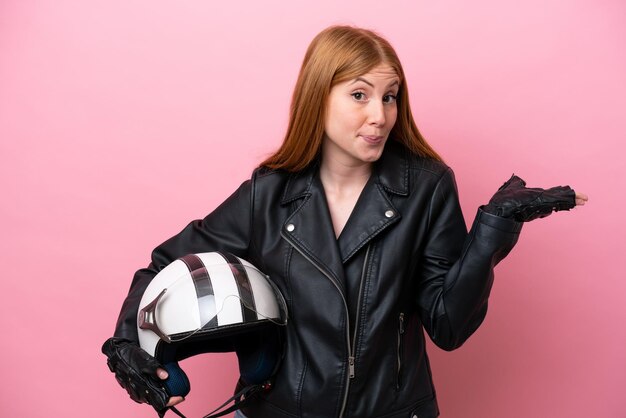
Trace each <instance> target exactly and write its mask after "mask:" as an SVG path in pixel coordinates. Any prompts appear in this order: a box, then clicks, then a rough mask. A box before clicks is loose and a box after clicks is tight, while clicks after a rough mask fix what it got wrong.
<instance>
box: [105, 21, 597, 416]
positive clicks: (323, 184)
mask: <svg viewBox="0 0 626 418" xmlns="http://www.w3.org/2000/svg"><path fill="white" fill-rule="evenodd" d="M524 186H525V184H524V183H523V181H522V180H521V179H519V178H517V177H512V178H511V179H510V180H509V181H507V182H506V183H505V184H504V185H503V186H502V187H501V188H500V189H499V190H498V192H497V193H496V194H495V195H494V197H493V198H492V200H491V201H490V203H489V204H488V205H485V206H482V207H481V208H479V210H478V213H477V215H476V218H475V220H474V223H473V225H472V228H471V231H470V232H469V234H468V232H467V229H466V226H465V223H464V220H463V216H462V213H461V209H460V206H459V202H458V196H457V190H456V185H455V181H454V176H453V173H452V171H451V170H450V168H448V167H447V166H446V165H445V164H444V163H443V162H442V161H441V158H440V157H439V156H438V155H437V153H436V152H435V151H434V150H433V149H432V148H431V147H430V146H429V145H428V144H427V143H426V141H425V140H424V139H423V138H422V136H421V135H420V133H419V131H418V130H417V127H416V125H415V123H414V121H413V117H412V114H411V110H410V107H409V101H408V90H407V83H406V80H405V77H404V72H403V70H402V66H401V65H400V62H399V60H398V57H397V55H396V53H395V51H394V50H393V48H392V47H391V46H390V45H389V43H388V42H387V41H386V40H384V39H382V38H381V37H380V36H378V35H377V34H375V33H373V32H371V31H367V30H363V29H358V28H352V27H344V26H336V27H330V28H328V29H326V30H324V31H323V32H321V33H320V34H319V35H318V36H317V37H316V38H315V39H314V40H313V42H312V43H311V45H310V46H309V49H308V51H307V53H306V56H305V58H304V62H303V65H302V68H301V71H300V75H299V78H298V81H297V84H296V87H295V91H294V95H293V102H292V106H291V114H290V120H289V127H288V130H287V133H286V136H285V140H284V142H283V144H282V146H281V147H280V149H279V150H278V151H277V152H276V153H275V154H274V155H272V156H271V157H270V158H268V159H267V160H266V161H264V162H263V163H262V164H261V166H260V168H259V169H257V170H256V171H255V172H254V173H253V175H252V178H251V179H250V180H248V181H246V182H244V183H243V184H242V185H241V186H240V188H239V189H238V190H237V191H236V192H235V193H234V194H233V195H232V196H230V197H229V198H228V199H227V200H226V201H225V202H224V203H223V204H222V205H221V206H220V207H218V208H217V209H216V210H215V211H214V212H212V213H211V214H209V215H208V216H207V217H206V218H205V219H203V220H199V221H194V222H192V223H191V224H189V225H188V226H187V227H186V228H185V229H184V230H183V231H182V232H181V233H179V234H178V235H176V236H175V237H173V238H171V239H170V240H168V241H166V242H165V243H163V244H162V245H161V246H159V247H157V248H156V249H155V251H154V252H153V255H152V263H151V264H150V266H149V267H148V268H146V269H142V270H139V271H138V272H137V273H136V275H135V278H134V281H133V284H132V286H131V289H130V292H129V295H128V297H127V298H126V301H125V302H124V305H123V307H122V312H121V314H120V317H119V320H118V323H117V328H116V331H115V337H114V339H112V340H111V341H113V342H115V344H116V345H115V347H117V348H115V349H113V348H112V347H113V345H112V344H113V343H112V342H111V341H109V342H108V343H109V345H108V346H107V344H105V347H108V348H106V349H105V350H104V351H105V352H106V354H107V355H109V357H112V353H113V352H114V351H115V350H117V351H115V353H116V355H118V356H122V357H123V356H127V358H128V359H129V360H128V361H127V363H128V364H133V365H134V366H136V369H137V373H136V375H137V376H140V375H142V374H143V376H144V377H145V376H147V375H151V378H155V379H156V377H157V376H159V377H160V378H165V377H166V375H167V374H166V373H165V371H164V370H162V369H159V368H157V366H158V364H156V362H153V361H151V359H149V358H147V357H146V356H142V355H140V354H137V353H139V351H138V349H137V348H136V341H137V330H136V315H137V306H138V303H139V299H140V298H141V295H142V293H143V290H144V289H145V288H146V286H147V284H148V283H149V282H150V280H151V279H152V277H154V275H155V274H156V273H157V272H158V271H159V270H160V269H162V268H163V267H164V266H166V265H167V264H169V263H170V262H172V261H173V260H174V259H176V258H178V257H180V256H183V255H185V254H189V253H197V252H206V251H228V252H231V253H233V254H235V255H237V256H239V257H241V258H244V259H246V260H248V261H250V262H251V263H252V264H254V265H256V266H257V267H259V268H260V269H261V270H262V271H264V272H265V273H266V274H268V275H269V277H271V278H272V279H273V281H274V282H275V284H276V285H277V286H278V288H279V289H280V291H281V292H282V294H283V295H284V297H285V299H286V301H287V305H288V309H289V312H290V321H289V324H288V326H287V327H286V331H285V336H286V343H285V348H284V350H285V351H284V355H283V359H282V363H281V366H280V368H279V370H278V372H277V373H276V375H275V377H274V387H273V388H272V390H270V391H268V392H265V393H262V394H260V395H259V396H257V397H256V398H255V399H254V400H253V401H252V402H250V403H249V404H248V405H247V406H245V407H244V408H243V413H244V414H245V415H246V416H248V417H250V418H260V417H272V418H276V417H303V416H307V417H320V418H321V417H324V418H328V417H368V418H371V417H383V416H384V417H413V416H418V417H420V418H423V417H435V416H437V415H438V414H439V409H438V406H437V401H436V397H435V389H434V387H433V384H432V378H431V373H430V367H429V364H428V357H427V355H426V352H425V341H424V336H423V333H422V327H423V328H424V329H425V330H426V331H427V333H428V335H429V336H430V338H431V339H432V340H433V341H434V342H435V344H437V345H438V346H439V347H441V348H443V349H445V350H452V349H455V348H457V347H459V346H460V345H461V344H463V342H464V341H465V340H466V339H467V338H468V337H469V336H470V335H471V334H472V333H473V332H474V331H475V330H476V329H477V328H478V326H479V325H480V324H481V322H482V321H483V319H484V317H485V314H486V311H487V299H488V296H489V292H490V289H491V286H492V283H493V268H494V266H495V265H496V264H497V263H498V262H499V261H500V260H502V259H503V258H504V257H505V256H506V255H507V254H508V252H509V251H510V250H511V249H512V248H513V246H514V245H515V243H516V241H517V239H518V236H519V232H520V230H521V226H522V222H523V221H528V220H532V219H535V218H537V217H543V216H547V215H548V214H550V213H551V212H552V211H553V210H562V209H570V208H571V207H573V206H575V205H576V204H584V203H585V201H586V200H587V197H586V196H584V195H582V194H575V193H574V191H573V190H571V189H570V188H569V187H558V188H552V189H549V190H547V191H544V190H542V189H527V188H525V187H524ZM120 347H122V349H123V350H122V349H120ZM122 351H124V352H125V353H126V354H120V353H121V352H122ZM138 358H139V359H138ZM112 370H114V371H116V366H115V364H114V365H113V366H112ZM123 386H124V384H123ZM125 387H126V388H127V389H128V385H126V386H125ZM130 390H131V389H129V392H130ZM180 401H182V398H180V397H173V398H171V399H169V405H174V404H176V403H179V402H180ZM240 416H242V415H240Z"/></svg>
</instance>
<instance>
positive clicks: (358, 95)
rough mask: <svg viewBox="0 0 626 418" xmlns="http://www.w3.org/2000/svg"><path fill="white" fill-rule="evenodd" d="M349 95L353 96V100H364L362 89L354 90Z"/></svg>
mask: <svg viewBox="0 0 626 418" xmlns="http://www.w3.org/2000/svg"><path fill="white" fill-rule="evenodd" d="M351 96H352V97H353V98H354V100H356V101H358V102H362V101H364V100H365V93H363V92H362V91H355V92H354V93H352V94H351Z"/></svg>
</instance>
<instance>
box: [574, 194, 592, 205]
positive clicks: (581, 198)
mask: <svg viewBox="0 0 626 418" xmlns="http://www.w3.org/2000/svg"><path fill="white" fill-rule="evenodd" d="M588 200H589V197H588V196H587V195H586V194H584V193H576V205H584V204H585V203H587V201H588Z"/></svg>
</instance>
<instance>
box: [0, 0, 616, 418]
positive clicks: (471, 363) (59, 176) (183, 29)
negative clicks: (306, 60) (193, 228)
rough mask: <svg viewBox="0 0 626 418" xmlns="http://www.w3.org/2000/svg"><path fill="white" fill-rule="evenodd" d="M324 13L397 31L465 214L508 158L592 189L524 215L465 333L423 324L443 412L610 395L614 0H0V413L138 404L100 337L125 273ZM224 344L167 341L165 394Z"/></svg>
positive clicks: (390, 33)
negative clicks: (527, 220)
mask: <svg viewBox="0 0 626 418" xmlns="http://www.w3.org/2000/svg"><path fill="white" fill-rule="evenodd" d="M335 23H347V24H354V25H359V26H364V27H368V28H373V29H376V30H378V31H379V32H380V33H382V34H383V35H385V36H386V37H387V38H388V39H389V40H390V41H391V42H392V44H394V45H395V47H396V49H397V51H398V53H399V55H400V57H401V59H402V60H403V63H404V66H405V70H406V73H407V77H408V81H409V87H410V91H411V100H412V106H413V109H414V112H415V117H416V119H417V121H418V124H419V126H420V127H421V129H422V131H423V133H424V134H425V135H426V137H427V138H428V139H429V141H430V142H431V143H432V144H433V145H434V147H435V148H436V149H437V150H439V151H440V152H441V154H442V155H443V156H444V157H445V159H446V161H447V162H448V164H449V165H451V166H452V167H453V169H454V170H455V172H456V175H457V179H458V183H459V191H460V195H461V201H462V205H463V209H464V212H465V215H466V218H467V220H468V222H470V221H471V220H472V218H473V216H474V213H475V211H476V207H477V206H478V205H479V204H481V203H484V202H485V201H486V200H487V199H488V198H489V197H490V196H491V194H492V192H493V191H495V189H496V188H497V187H499V186H500V185H501V184H502V182H503V181H505V180H506V179H507V178H508V177H509V176H510V174H511V173H512V172H515V173H516V174H518V175H520V176H521V177H523V178H525V179H526V180H527V182H528V183H529V185H530V186H552V185H559V184H571V185H572V186H573V187H574V188H576V189H577V190H580V191H582V192H585V193H587V194H588V195H589V196H590V202H589V204H588V205H587V206H585V207H584V208H577V209H575V210H573V211H572V212H570V213H561V214H558V215H554V216H552V217H550V218H548V219H542V220H538V221H536V222H533V223H531V224H528V225H526V226H525V228H524V230H523V233H522V236H521V239H520V242H519V244H518V246H517V248H516V249H515V250H514V251H513V253H512V254H511V255H510V256H509V257H508V258H507V259H506V260H505V261H504V262H503V263H502V264H501V265H500V266H499V267H498V268H497V280H496V283H495V287H494V290H493V294H492V299H491V304H490V312H489V314H488V316H487V319H486V321H485V323H484V324H483V326H482V328H481V329H480V330H479V331H478V332H477V333H476V335H475V336H474V337H472V338H471V339H470V341H468V342H467V343H466V345H465V346H463V347H462V348H461V349H459V350H457V351H455V352H452V353H446V352H442V351H440V350H438V349H437V348H435V347H434V346H430V354H431V357H432V363H433V371H434V375H435V383H436V385H437V388H438V394H439V398H440V403H441V410H442V417H444V418H474V417H476V418H478V417H480V418H501V417H507V418H518V417H519V418H521V417H570V418H574V417H580V418H582V417H611V418H619V417H624V416H626V412H624V411H625V410H626V397H625V396H624V388H626V326H624V324H625V323H626V308H625V306H624V305H625V303H624V294H626V284H625V283H626V282H625V280H624V276H625V275H624V272H623V271H622V269H623V265H624V257H625V255H624V250H625V249H626V246H625V245H624V242H625V240H624V236H625V234H626V228H625V222H624V220H623V217H622V216H621V213H622V211H623V210H624V205H625V204H626V201H625V200H626V199H625V198H624V186H625V184H624V175H625V174H626V172H625V169H624V167H625V166H626V165H625V164H624V157H623V153H624V151H625V146H624V139H626V135H625V132H626V99H625V98H626V82H625V80H626V77H625V74H626V4H625V3H624V2H623V1H622V0H568V1H565V0H560V1H559V0H541V1H539V0H528V1H524V2H521V1H512V0H504V1H503V0H476V1H472V2H467V1H460V0H442V1H422V0H419V1H411V2H408V1H407V2H402V1H365V0H358V1H356V0H354V1H345V2H332V1H315V2H312V1H311V2H301V1H291V2H283V1H277V0H274V1H249V2H242V1H231V2H213V1H184V2H172V1H163V0H150V1H141V0H136V1H127V0H124V1H122V0H110V1H107V2H87V1H78V0H77V1H70V0H55V1H35V0H32V1H18V0H13V1H11V0H0V159H1V160H0V193H1V199H2V204H1V205H0V263H1V265H0V271H1V272H2V276H1V280H2V293H1V296H0V330H2V337H1V343H0V416H3V417H27V418H30V417H43V416H49V417H83V416H90V417H94V418H99V417H153V416H155V415H154V413H153V411H152V410H151V408H149V407H146V406H145V405H137V404H134V403H133V402H131V401H130V400H129V399H128V398H127V396H126V394H125V393H124V392H123V391H122V390H121V389H120V388H119V387H118V385H117V383H116V382H115V380H114V378H113V375H112V374H110V373H109V371H108V369H107V367H106V365H105V358H104V356H103V355H101V354H100V345H101V344H102V342H103V341H104V340H105V339H106V338H107V337H109V336H110V335H111V333H112V332H113V327H114V321H115V318H116V316H117V312H118V310H119V307H120V304H121V302H122V299H123V297H124V295H125V294H126V291H127V289H128V286H129V284H130V280H131V277H132V274H133V272H134V271H135V270H136V269H137V268H140V267H143V266H144V265H146V264H147V262H148V260H149V254H150V251H151V249H152V248H153V247H154V246H155V245H156V244H158V243H160V242H162V241H163V240H164V239H166V238H167V237H169V236H170V235H172V234H174V233H176V232H178V231H179V230H180V229H181V228H182V227H183V226H184V225H185V224H186V223H187V222H188V221H189V220H191V219H194V218H198V217H202V216H204V215H205V214H206V213H208V212H209V211H211V210H212V209H213V208H214V207H215V206H216V205H217V204H218V203H219V202H221V201H222V200H223V199H224V198H225V197H226V196H227V195H229V194H230V192H231V191H232V190H233V189H234V188H235V187H236V186H237V185H238V184H239V183H240V182H241V181H243V180H244V179H245V178H246V177H247V176H249V174H250V172H251V170H252V169H253V167H254V166H255V164H257V163H258V162H259V161H260V160H261V159H262V158H263V157H264V156H266V155H267V154H268V153H269V152H271V151H272V150H273V149H275V147H276V146H277V145H278V144H279V143H280V141H281V137H282V134H283V132H284V129H285V125H286V115H287V110H288V107H289V100H290V96H291V90H292V88H293V85H294V82H295V78H296V75H297V72H298V69H299V65H300V62H301V59H302V57H303V55H304V51H305V49H306V46H307V45H308V43H309V42H310V40H311V39H312V38H313V36H314V35H315V34H316V33H318V32H319V31H320V30H321V29H323V28H325V27H327V26H328V25H331V24H335ZM235 366H236V364H235V359H234V357H233V356H231V355H229V354H224V355H212V356H201V357H198V358H194V359H192V360H188V361H186V362H184V363H183V367H185V368H186V369H187V371H188V372H189V374H190V376H191V379H192V386H193V388H192V392H191V394H190V396H189V397H188V399H187V401H186V402H185V403H184V404H183V405H182V409H183V411H184V412H185V413H187V414H189V416H191V417H194V416H200V415H201V414H203V413H206V412H208V411H209V410H210V409H212V407H213V406H217V404H218V403H219V402H220V401H221V400H223V399H226V398H227V397H228V396H229V395H230V393H231V390H232V387H233V385H234V382H235V380H236V374H235Z"/></svg>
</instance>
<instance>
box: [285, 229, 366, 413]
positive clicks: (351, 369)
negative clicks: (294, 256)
mask: <svg viewBox="0 0 626 418" xmlns="http://www.w3.org/2000/svg"><path fill="white" fill-rule="evenodd" d="M280 235H281V236H282V237H283V238H284V239H285V240H286V241H287V242H288V243H289V244H291V246H292V247H294V248H295V249H296V251H298V253H300V255H301V256H302V257H304V258H305V259H306V260H307V261H308V262H309V263H311V264H313V265H314V266H315V268H316V269H318V270H319V271H320V272H321V273H322V274H323V275H324V276H326V278H328V280H330V282H331V283H332V284H333V285H334V286H335V287H336V288H337V291H338V292H339V294H340V295H341V300H342V301H343V306H344V309H345V311H346V344H347V345H348V378H347V379H346V390H345V394H344V397H343V402H342V404H341V410H340V411H339V418H342V417H343V414H344V413H345V411H346V405H347V404H348V393H349V392H350V379H353V378H354V375H355V369H354V360H355V358H354V352H353V351H352V348H353V347H352V344H351V342H350V311H349V310H348V302H347V301H346V297H345V296H344V294H343V292H342V291H341V287H340V286H339V285H338V284H337V282H336V281H335V279H333V277H332V275H331V274H330V273H328V272H327V271H326V270H325V269H324V268H322V266H320V265H319V264H317V263H316V262H315V261H313V260H312V259H311V258H310V257H309V256H308V255H306V254H305V253H303V252H302V251H301V250H300V248H298V246H297V245H295V244H294V243H293V241H291V240H290V239H289V237H288V236H286V235H285V234H284V233H283V232H282V231H281V232H280ZM368 254H369V246H368V247H367V252H366V253H365V262H364V264H363V266H364V267H365V264H366V263H367V255H368ZM362 286H363V273H361V284H360V285H359V305H360V302H361V289H362ZM358 311H360V306H357V317H356V318H357V319H356V324H358V314H359V312H358ZM356 324H355V325H356ZM354 341H355V343H356V327H355V329H354Z"/></svg>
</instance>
